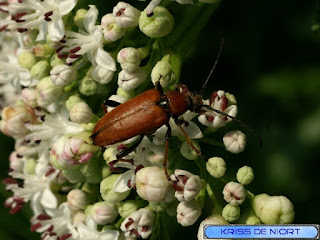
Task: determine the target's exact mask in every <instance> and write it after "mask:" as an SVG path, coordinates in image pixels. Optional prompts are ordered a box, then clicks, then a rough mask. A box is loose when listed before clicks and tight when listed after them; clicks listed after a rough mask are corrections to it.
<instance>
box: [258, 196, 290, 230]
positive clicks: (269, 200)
mask: <svg viewBox="0 0 320 240" xmlns="http://www.w3.org/2000/svg"><path fill="white" fill-rule="evenodd" d="M252 206H253V209H254V211H255V213H256V214H257V216H258V217H259V218H260V219H261V221H262V222H263V223H265V224H289V223H292V221H293V219H294V215H295V212H294V209H293V204H292V202H291V201H290V200H289V199H288V198H287V197H284V196H271V197H270V196H269V195H267V194H265V193H263V194H259V195H257V196H255V198H254V199H253V203H252Z"/></svg>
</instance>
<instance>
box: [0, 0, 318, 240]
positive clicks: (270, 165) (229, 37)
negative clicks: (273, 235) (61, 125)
mask: <svg viewBox="0 0 320 240" xmlns="http://www.w3.org/2000/svg"><path fill="white" fill-rule="evenodd" d="M92 2H94V1H92ZM114 2H116V1H114ZM99 3H100V4H101V2H99ZM315 7H316V4H315V1H297V0H292V1H289V0H283V1H276V0H270V1H265V0H263V1H256V0H251V1H238V0H229V1H228V0H224V1H222V4H221V6H220V7H219V9H218V10H217V12H216V13H215V15H214V16H213V18H212V19H211V20H210V22H209V24H208V26H207V27H206V28H205V29H204V30H203V32H202V34H201V37H200V39H198V41H197V42H195V43H194V46H190V52H189V53H188V55H187V57H186V58H185V63H184V65H183V68H182V75H181V82H183V83H186V84H187V85H188V86H189V88H190V89H192V90H199V89H200V87H201V84H199V83H201V82H203V81H204V79H205V78H206V76H207V74H208V72H209V70H210V68H211V66H212V64H213V62H214V60H215V58H216V55H217V51H218V48H219V44H220V41H221V37H222V36H224V38H225V44H224V50H223V53H222V57H221V59H220V62H219V64H218V67H217V69H216V71H215V73H214V76H213V78H212V80H211V81H210V83H209V85H208V89H207V91H206V95H207V97H209V95H210V94H211V92H213V91H215V90H220V89H223V90H225V91H227V92H230V93H233V94H234V95H235V96H236V97H237V100H238V106H239V115H238V117H239V118H240V119H242V120H243V121H244V122H246V123H248V124H250V125H251V126H252V127H253V128H254V129H255V130H256V132H257V133H258V134H259V135H260V136H261V138H262V139H263V147H262V148H259V146H258V144H257V142H256V140H255V138H254V137H253V136H250V135H248V145H247V148H246V150H245V152H243V153H241V154H239V155H237V156H234V157H233V158H230V159H231V160H230V161H231V162H228V164H232V161H234V164H239V165H246V164H249V165H250V166H252V167H253V169H254V172H255V180H254V182H253V183H252V184H251V185H250V190H252V191H253V192H254V193H257V194H258V193H262V192H266V193H268V194H270V195H285V196H287V197H288V198H289V199H290V200H291V201H292V202H293V203H294V206H295V211H296V217H295V223H319V222H320V217H319V214H320V207H319V206H320V204H319V199H320V193H319V164H318V161H319V160H320V159H319V154H320V60H319V57H320V38H319V36H316V35H315V34H314V33H312V31H311V26H312V24H313V20H314V17H315ZM186 34H192V33H186ZM234 127H236V126H234ZM239 128H240V126H239ZM243 131H244V132H245V130H243ZM0 140H1V144H0V147H1V156H2V159H1V162H0V164H1V167H0V171H1V172H0V176H1V180H2V179H3V178H5V177H6V176H7V170H8V168H9V167H8V155H9V153H10V152H11V151H12V149H13V140H12V139H10V138H7V137H5V136H3V135H1V139H0ZM0 189H1V190H0V192H1V199H0V201H1V202H3V201H4V200H5V198H6V197H7V196H8V195H7V194H6V193H5V191H4V187H3V185H1V187H0ZM29 228H30V225H29V221H28V217H27V211H24V212H22V213H19V214H17V215H13V216H12V215H9V214H8V210H7V209H4V208H2V207H0V239H1V240H9V239H10V240H11V239H38V236H37V235H34V234H31V233H30V232H29Z"/></svg>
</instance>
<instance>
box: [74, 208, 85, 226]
mask: <svg viewBox="0 0 320 240" xmlns="http://www.w3.org/2000/svg"><path fill="white" fill-rule="evenodd" d="M86 218H87V217H86V214H85V213H84V211H82V210H78V211H75V212H74V213H73V218H72V224H73V225H77V223H85V222H86Z"/></svg>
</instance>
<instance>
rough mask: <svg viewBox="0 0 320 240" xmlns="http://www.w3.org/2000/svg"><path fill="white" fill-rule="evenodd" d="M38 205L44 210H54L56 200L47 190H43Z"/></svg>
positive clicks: (56, 204)
mask: <svg viewBox="0 0 320 240" xmlns="http://www.w3.org/2000/svg"><path fill="white" fill-rule="evenodd" d="M40 203H41V204H42V206H44V207H45V208H56V207H57V206H58V200H57V198H56V197H55V196H54V194H53V193H52V192H51V190H50V189H49V188H46V189H45V190H44V192H43V194H42V197H41V200H40Z"/></svg>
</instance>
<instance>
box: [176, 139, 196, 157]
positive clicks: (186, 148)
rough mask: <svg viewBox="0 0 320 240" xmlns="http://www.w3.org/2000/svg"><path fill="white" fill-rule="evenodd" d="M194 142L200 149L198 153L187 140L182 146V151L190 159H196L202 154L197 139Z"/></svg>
mask: <svg viewBox="0 0 320 240" xmlns="http://www.w3.org/2000/svg"><path fill="white" fill-rule="evenodd" d="M192 144H193V146H195V147H196V148H197V149H198V151H199V153H197V152H196V151H195V150H194V149H193V148H192V147H191V146H190V144H189V143H188V142H187V141H185V142H184V143H183V144H182V145H181V148H180V153H181V154H182V156H183V157H185V158H186V159H188V160H196V159H197V158H198V157H199V156H200V154H201V149H200V146H199V144H198V143H197V142H195V141H192Z"/></svg>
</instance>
